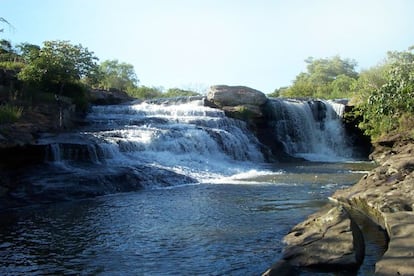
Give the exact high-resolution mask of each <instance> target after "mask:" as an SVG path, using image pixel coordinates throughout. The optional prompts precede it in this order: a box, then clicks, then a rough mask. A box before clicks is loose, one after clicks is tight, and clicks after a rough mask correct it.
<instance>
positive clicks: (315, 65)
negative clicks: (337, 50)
mask: <svg viewBox="0 0 414 276" xmlns="http://www.w3.org/2000/svg"><path fill="white" fill-rule="evenodd" d="M305 62H306V63H307V66H306V69H307V72H302V73H300V74H299V75H298V76H297V77H296V79H295V80H294V81H293V85H292V86H290V87H289V88H288V89H285V90H283V91H281V96H283V97H311V98H338V97H339V98H343V97H348V96H349V94H350V92H351V88H352V85H353V83H354V80H355V79H357V78H358V73H357V72H356V71H355V67H356V65H357V63H356V62H355V61H354V60H350V59H341V58H340V57H339V56H334V57H332V58H321V59H314V58H313V57H309V58H307V59H306V60H305Z"/></svg>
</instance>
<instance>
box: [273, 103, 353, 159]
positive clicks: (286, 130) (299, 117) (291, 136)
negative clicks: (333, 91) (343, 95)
mask: <svg viewBox="0 0 414 276" xmlns="http://www.w3.org/2000/svg"><path fill="white" fill-rule="evenodd" d="M272 105H273V126H274V131H275V136H276V137H277V139H278V140H279V141H280V142H281V143H282V144H283V145H284V148H285V151H286V152H287V153H288V154H290V155H293V156H297V157H302V158H305V159H307V160H310V161H321V162H338V161H346V160H350V159H351V158H352V149H351V147H350V146H349V145H348V144H347V141H346V136H345V132H344V128H343V126H342V121H341V116H342V115H343V112H344V105H342V104H339V103H334V102H332V101H314V102H313V101H311V102H309V101H300V100H281V99H274V100H272Z"/></svg>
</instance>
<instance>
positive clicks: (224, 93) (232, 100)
mask: <svg viewBox="0 0 414 276" xmlns="http://www.w3.org/2000/svg"><path fill="white" fill-rule="evenodd" d="M267 100H268V99H267V97H266V95H265V94H264V93H262V92H260V91H258V90H255V89H252V88H249V87H245V86H228V85H215V86H211V87H210V90H209V92H208V94H207V101H209V102H210V103H212V104H213V105H215V106H217V107H219V108H221V109H223V110H224V111H226V112H227V113H231V114H232V115H234V116H232V117H236V118H238V117H243V116H249V117H261V116H263V112H262V107H263V106H264V105H265V103H266V102H267Z"/></svg>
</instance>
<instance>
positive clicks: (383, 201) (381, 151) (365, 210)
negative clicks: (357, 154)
mask: <svg viewBox="0 0 414 276" xmlns="http://www.w3.org/2000/svg"><path fill="white" fill-rule="evenodd" d="M403 137H407V136H402V135H396V136H393V137H388V138H386V139H383V140H381V141H378V142H377V143H376V144H375V145H374V148H375V150H374V152H373V153H372V154H371V156H370V157H371V159H373V160H375V161H376V162H377V163H378V164H379V166H378V167H377V168H375V169H374V170H372V171H371V172H369V173H368V174H367V175H366V176H364V177H363V178H362V179H361V180H360V181H359V182H358V183H357V184H355V185H354V186H352V187H349V188H347V189H344V190H338V191H337V192H335V193H334V194H333V195H332V197H331V200H332V202H333V203H334V206H333V207H330V208H326V209H324V210H321V211H320V212H318V213H316V214H313V215H311V216H310V217H309V218H308V219H307V220H306V221H305V222H302V223H300V224H298V225H297V226H295V227H294V228H293V229H292V230H291V232H290V233H289V234H288V235H287V236H286V237H285V240H284V241H285V243H286V247H285V250H284V254H283V257H282V259H281V260H280V261H278V262H277V263H275V264H274V265H273V266H272V267H271V268H270V269H269V270H267V271H266V272H265V273H264V274H263V275H268V276H270V275H292V274H294V272H295V271H297V269H309V268H316V269H324V270H325V269H329V270H342V269H343V268H344V267H346V269H348V270H349V269H353V268H357V267H358V266H359V265H360V264H361V262H362V259H361V258H362V257H363V255H361V252H362V249H363V248H364V240H363V238H362V237H361V234H360V231H359V229H358V227H355V224H354V222H353V218H352V212H354V211H356V212H360V213H362V214H364V215H365V216H366V217H367V219H371V220H372V221H373V222H375V223H376V224H378V225H379V226H380V227H382V228H383V229H384V230H385V231H386V233H387V235H388V238H389V242H388V249H387V250H386V252H385V254H384V255H383V256H382V258H381V259H380V260H379V261H378V262H377V263H376V265H375V275H414V246H413V242H414V212H413V208H414V190H413V185H414V141H413V140H412V139H407V138H403Z"/></svg>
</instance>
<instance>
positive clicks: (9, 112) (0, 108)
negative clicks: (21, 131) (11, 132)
mask: <svg viewBox="0 0 414 276" xmlns="http://www.w3.org/2000/svg"><path fill="white" fill-rule="evenodd" d="M22 113H23V108H22V107H18V106H13V105H10V104H5V105H0V124H7V123H14V122H16V121H17V120H19V118H20V117H21V116H22Z"/></svg>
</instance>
